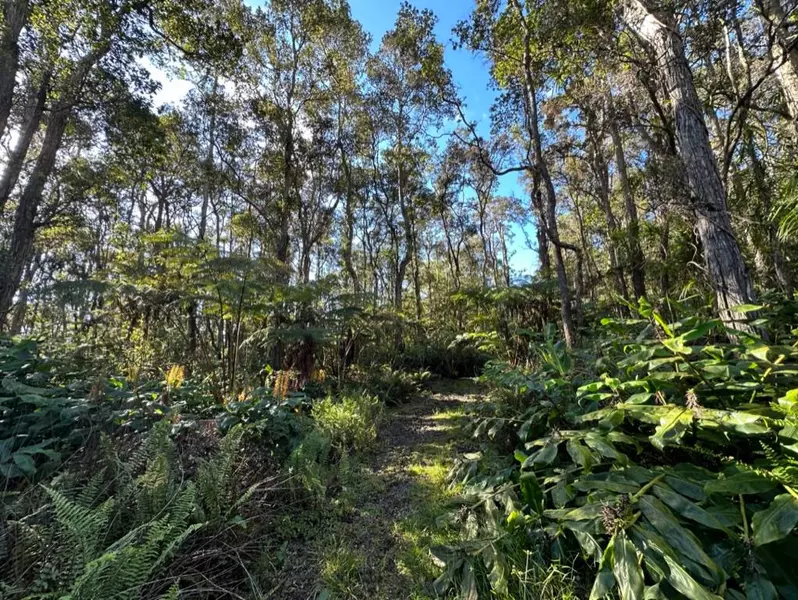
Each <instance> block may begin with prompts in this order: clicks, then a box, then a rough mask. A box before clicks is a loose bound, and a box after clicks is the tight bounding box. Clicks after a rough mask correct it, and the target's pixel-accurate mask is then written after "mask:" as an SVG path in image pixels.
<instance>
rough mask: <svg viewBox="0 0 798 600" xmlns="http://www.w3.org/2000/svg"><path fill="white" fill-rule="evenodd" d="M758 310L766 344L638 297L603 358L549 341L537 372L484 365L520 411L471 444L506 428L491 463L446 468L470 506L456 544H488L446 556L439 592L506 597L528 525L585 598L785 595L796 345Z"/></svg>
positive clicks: (482, 428)
mask: <svg viewBox="0 0 798 600" xmlns="http://www.w3.org/2000/svg"><path fill="white" fill-rule="evenodd" d="M776 312H778V311H776ZM760 314H762V315H764V317H762V318H761V319H760V321H759V323H760V324H761V325H769V326H770V328H771V331H772V332H773V334H774V335H775V338H774V339H772V340H771V341H770V342H766V341H764V340H762V339H759V338H756V337H754V336H743V337H742V338H741V339H739V340H737V341H733V342H730V341H729V340H728V337H727V331H726V330H724V328H723V327H722V325H721V324H720V323H719V322H718V321H716V320H705V319H701V318H699V317H695V316H690V317H686V318H683V319H681V320H679V321H675V322H670V323H669V322H667V321H666V320H665V319H664V318H663V317H662V315H661V314H660V313H659V312H657V311H656V310H655V309H654V308H653V307H651V306H650V305H648V304H647V303H645V302H641V305H640V315H641V317H642V318H641V319H638V320H633V321H627V322H622V321H618V320H613V319H606V320H605V326H606V327H607V328H608V329H609V330H610V334H609V335H608V336H606V337H604V339H602V340H601V341H600V345H599V348H600V349H599V352H600V353H601V359H599V360H596V358H595V357H593V356H590V355H588V354H583V355H578V354H571V353H568V352H566V351H565V350H564V349H563V348H561V347H560V348H558V347H557V346H556V345H549V346H548V347H546V346H544V347H542V348H541V350H540V352H539V364H538V367H537V369H535V370H531V371H524V370H519V369H512V368H509V367H507V366H505V367H504V368H502V367H501V366H500V365H499V364H495V365H493V366H492V368H491V369H489V370H488V371H487V372H486V376H485V378H486V379H487V380H489V381H492V382H493V383H494V385H496V386H497V388H499V389H500V390H504V392H503V394H502V395H500V396H499V397H506V396H508V395H509V396H511V397H513V396H514V397H515V398H516V401H515V402H514V403H512V404H511V406H512V408H511V412H513V413H514V414H512V417H510V418H507V417H506V416H504V415H502V416H495V415H489V416H487V417H482V418H480V419H479V420H478V421H477V422H476V427H475V434H476V435H477V436H484V435H488V436H490V437H492V438H496V437H497V435H498V432H499V431H500V430H501V429H502V428H511V429H512V430H514V431H515V432H516V434H517V438H516V440H517V444H518V445H517V446H516V449H515V451H514V454H513V458H512V461H509V460H508V462H505V463H503V464H501V465H500V468H497V467H492V468H488V469H485V468H484V467H480V466H479V456H473V457H470V459H469V458H468V457H464V459H463V460H461V462H460V464H459V465H458V466H457V468H456V469H454V470H453V472H452V475H453V477H455V478H456V479H457V480H459V481H462V482H463V483H465V484H466V486H467V487H466V492H467V494H468V495H469V497H471V498H473V500H474V502H475V503H474V505H473V506H474V508H473V509H472V512H470V513H469V514H470V515H471V516H469V518H468V523H469V525H468V528H467V529H468V531H470V533H469V534H467V535H466V537H467V539H471V538H474V539H479V540H480V543H481V544H482V545H481V546H480V547H479V548H476V547H475V546H474V545H473V544H471V545H469V544H470V543H469V542H467V541H464V542H463V544H464V546H462V547H461V548H459V549H457V548H452V549H450V550H448V552H449V554H450V559H449V560H447V564H448V565H449V571H447V573H448V575H447V578H445V581H443V582H442V584H443V586H444V587H445V585H446V584H448V583H451V582H458V585H459V586H460V588H461V589H462V590H463V594H464V597H467V593H466V592H467V589H469V588H471V587H473V586H477V587H479V586H488V587H490V588H491V589H492V590H493V592H494V593H497V594H499V595H501V594H502V593H505V592H504V591H506V589H507V588H506V585H507V584H506V582H507V578H508V573H509V570H508V567H507V565H506V563H507V560H506V559H504V558H502V556H503V555H504V554H505V553H506V552H508V551H507V550H506V549H504V545H505V544H506V539H507V538H512V537H513V536H514V535H516V532H520V531H525V532H526V533H525V534H524V535H525V536H527V539H529V540H533V539H536V540H538V542H537V543H539V544H541V545H542V548H544V551H545V553H547V556H546V557H545V558H546V561H548V562H551V563H552V564H556V563H561V564H571V563H572V562H573V561H574V560H577V561H579V562H581V564H582V565H584V566H583V568H584V569H586V570H587V569H592V570H593V571H594V574H595V575H594V578H595V583H594V584H593V589H592V592H591V593H590V597H591V598H602V597H604V596H607V595H609V594H611V593H618V594H619V595H620V596H621V597H622V598H638V597H643V595H644V594H645V595H650V594H657V597H666V598H678V597H685V596H686V597H688V598H693V599H699V598H700V599H708V598H716V597H719V596H722V595H724V594H731V597H737V596H735V595H734V594H741V593H743V592H745V593H747V594H749V595H750V594H752V593H754V592H753V590H754V589H757V588H761V589H762V590H778V591H779V593H780V594H786V595H787V597H789V594H790V592H789V590H794V589H795V586H796V581H795V580H794V575H793V574H792V573H791V569H790V567H789V564H791V562H792V561H793V560H794V557H795V556H796V555H797V554H798V545H797V544H796V541H795V540H796V537H795V533H794V532H795V526H796V524H798V492H796V489H798V477H796V475H798V471H796V470H795V461H796V458H797V457H796V448H798V445H796V442H797V441H798V439H797V438H796V434H795V432H796V431H798V429H796V425H797V424H798V421H797V420H796V419H797V418H798V417H797V415H798V413H797V412H796V410H795V407H796V406H798V404H796V402H798V396H797V395H796V392H795V389H796V387H798V344H796V343H795V339H794V338H792V337H786V336H785V334H784V333H782V331H783V329H781V328H780V326H779V325H778V322H777V321H778V319H777V316H776V317H774V316H773V315H774V314H776V313H774V312H773V311H770V310H769V309H764V310H760ZM768 315H770V316H771V318H773V320H772V321H770V320H769V319H768ZM528 536H531V537H528ZM469 548H470V550H469ZM458 561H459V562H458ZM457 565H459V566H457ZM466 565H468V567H467V569H468V572H467V573H466ZM613 590H616V591H615V592H613ZM773 593H774V594H775V591H773ZM727 597H730V596H727Z"/></svg>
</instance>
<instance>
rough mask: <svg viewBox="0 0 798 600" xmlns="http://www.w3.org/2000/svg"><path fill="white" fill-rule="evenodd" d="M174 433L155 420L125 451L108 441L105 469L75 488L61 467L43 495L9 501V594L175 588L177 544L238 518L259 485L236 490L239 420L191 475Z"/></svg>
mask: <svg viewBox="0 0 798 600" xmlns="http://www.w3.org/2000/svg"><path fill="white" fill-rule="evenodd" d="M170 431H171V425H170V424H169V423H167V422H161V423H159V424H157V425H156V427H155V428H154V429H153V430H152V432H151V433H150V434H149V435H148V436H147V438H146V440H145V441H144V442H143V443H142V444H141V445H140V446H139V447H138V448H137V449H136V450H134V451H133V452H132V453H130V454H129V455H128V456H125V457H124V458H123V457H120V455H119V454H118V453H117V451H116V450H115V448H114V445H113V443H112V441H111V440H110V439H108V438H105V440H104V441H103V459H102V461H100V465H104V466H103V467H102V468H100V469H98V470H96V471H95V474H94V476H93V477H91V479H89V480H88V481H84V482H81V483H79V484H78V485H75V484H74V483H73V481H74V479H75V478H74V476H73V475H71V474H70V473H63V474H61V475H59V476H58V477H56V478H55V479H53V481H52V482H51V484H50V486H48V487H47V488H45V491H46V495H45V496H43V497H38V496H36V495H35V493H34V492H35V489H33V490H31V491H29V492H27V493H26V494H23V495H22V496H20V498H19V499H18V500H17V501H16V502H15V503H12V504H9V505H8V506H6V507H4V510H5V512H6V513H7V515H8V519H7V527H8V530H9V532H10V533H11V534H12V535H11V537H10V539H11V540H13V543H12V545H11V547H10V548H9V549H8V554H9V556H10V557H11V558H10V561H9V563H8V570H7V572H6V573H5V574H4V576H3V582H4V584H5V585H6V591H7V594H8V595H7V596H6V597H9V598H17V597H23V596H24V595H26V594H27V593H29V592H30V591H32V590H38V592H40V593H42V594H48V595H52V596H54V597H70V598H75V599H78V598H91V599H94V598H130V599H133V598H142V597H153V598H154V597H159V595H160V594H161V593H167V594H171V595H172V596H174V595H175V594H176V593H177V592H176V591H175V590H176V589H177V586H178V583H177V581H176V578H175V577H174V576H173V575H171V574H170V564H171V563H172V562H173V561H174V560H176V559H177V558H178V557H179V556H180V553H181V549H182V548H183V547H184V546H185V545H186V544H187V543H189V542H191V541H193V540H198V539H199V538H202V537H203V536H204V535H206V534H207V535H213V536H218V535H219V532H223V531H226V530H227V529H228V528H229V527H230V525H240V524H242V523H243V519H242V517H241V516H240V514H239V511H240V510H241V509H242V508H243V505H244V504H245V503H246V502H247V501H249V500H250V499H251V498H252V496H253V493H254V491H255V489H254V487H251V488H250V489H247V490H241V489H240V481H239V477H238V476H237V468H236V466H237V465H238V464H239V460H240V452H241V451H242V429H241V428H240V427H239V428H235V429H233V430H232V431H231V432H230V434H229V435H228V436H227V437H226V438H224V439H223V440H222V442H221V446H220V448H219V450H218V452H217V453H215V454H214V455H213V456H211V457H210V458H208V459H205V460H203V461H201V462H200V464H199V466H198V468H197V472H196V475H195V481H190V480H186V478H185V473H184V470H183V466H182V464H181V459H180V457H179V456H178V450H177V448H176V447H175V445H174V443H173V442H172V440H171V436H170ZM37 503H40V504H38V505H37ZM216 540H217V541H218V540H219V538H218V537H217V538H216ZM170 586H171V587H170ZM167 597H168V596H167Z"/></svg>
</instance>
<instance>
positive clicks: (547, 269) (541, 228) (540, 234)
mask: <svg viewBox="0 0 798 600" xmlns="http://www.w3.org/2000/svg"><path fill="white" fill-rule="evenodd" d="M532 209H533V210H534V211H535V215H536V216H537V218H538V226H537V227H536V228H535V229H536V231H535V236H536V237H537V242H538V265H539V268H538V270H539V272H540V275H541V277H542V278H543V279H548V278H549V277H551V258H550V257H549V238H548V236H547V235H546V225H545V224H544V222H543V220H544V219H545V218H546V214H545V211H544V208H543V198H541V195H540V189H539V187H538V189H535V190H533V191H532Z"/></svg>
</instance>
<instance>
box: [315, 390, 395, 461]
mask: <svg viewBox="0 0 798 600" xmlns="http://www.w3.org/2000/svg"><path fill="white" fill-rule="evenodd" d="M381 413H382V402H380V400H379V399H378V398H376V397H374V396H368V395H366V394H347V395H344V396H342V397H340V398H334V397H331V396H330V397H327V398H325V399H324V400H321V401H319V402H316V403H315V404H314V405H313V413H312V414H313V419H314V420H315V423H316V427H318V428H319V430H321V431H322V432H323V433H324V435H325V436H326V437H327V438H328V439H329V440H330V443H331V444H332V445H333V446H334V447H335V448H336V449H338V450H339V451H340V452H346V451H348V450H355V451H360V450H365V449H367V448H368V447H369V446H371V445H372V444H373V443H374V441H375V440H376V439H377V425H378V422H379V419H380V415H381Z"/></svg>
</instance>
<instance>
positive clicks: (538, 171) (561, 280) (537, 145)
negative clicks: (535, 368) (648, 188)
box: [512, 0, 576, 348]
mask: <svg viewBox="0 0 798 600" xmlns="http://www.w3.org/2000/svg"><path fill="white" fill-rule="evenodd" d="M512 2H513V5H514V7H515V9H516V12H517V13H518V17H519V18H520V20H521V24H522V27H523V30H524V45H523V54H524V60H523V77H524V81H523V85H524V104H525V108H526V113H527V114H526V119H525V121H526V128H527V133H528V134H529V136H530V137H531V138H532V147H533V150H534V158H535V169H534V170H535V173H534V175H535V176H536V177H539V178H540V181H542V183H543V189H544V190H545V192H546V218H545V221H546V234H547V235H548V237H549V239H550V240H551V242H552V244H554V259H555V264H556V269H557V287H558V288H559V292H560V300H561V307H560V315H561V317H562V328H563V337H564V338H565V344H566V345H567V346H568V347H569V348H572V347H573V346H574V344H575V343H576V329H575V328H574V323H573V317H572V314H571V292H570V290H569V289H568V273H567V271H566V269H565V260H564V258H563V253H562V250H563V245H562V243H561V242H560V237H559V231H558V228H557V192H556V190H555V188H554V183H553V181H552V179H551V174H550V173H549V168H548V166H547V164H546V161H545V159H544V156H543V142H542V140H541V136H540V124H539V123H538V119H539V116H538V104H537V94H536V91H535V78H534V75H533V73H532V50H531V43H532V42H531V40H532V33H531V31H530V28H529V24H528V23H527V20H526V16H525V15H524V12H523V10H522V8H521V4H520V2H519V0H512Z"/></svg>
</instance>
